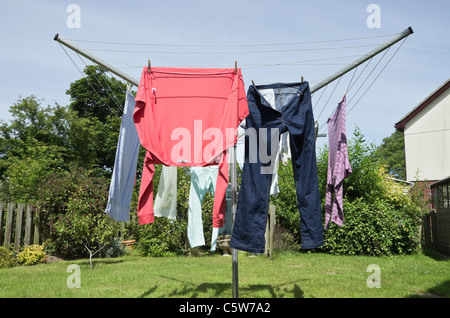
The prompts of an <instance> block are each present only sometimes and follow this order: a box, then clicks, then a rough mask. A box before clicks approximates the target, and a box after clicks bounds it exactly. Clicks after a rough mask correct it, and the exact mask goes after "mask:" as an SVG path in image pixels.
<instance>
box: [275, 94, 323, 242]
mask: <svg viewBox="0 0 450 318" xmlns="http://www.w3.org/2000/svg"><path fill="white" fill-rule="evenodd" d="M303 95H304V96H302V98H300V99H299V103H298V104H297V107H295V108H294V107H293V108H292V109H290V110H287V111H286V113H283V116H284V118H285V120H286V124H287V126H288V129H289V136H290V147H291V154H292V168H293V172H294V180H295V188H296V192H297V203H298V208H299V212H300V223H301V227H300V230H301V235H302V243H301V247H302V248H303V249H312V248H317V247H320V246H322V245H323V226H322V210H321V200H320V194H319V181H318V176H317V163H316V145H315V130H314V118H313V113H312V107H311V99H310V98H309V89H307V90H306V91H305V92H304V94H303Z"/></svg>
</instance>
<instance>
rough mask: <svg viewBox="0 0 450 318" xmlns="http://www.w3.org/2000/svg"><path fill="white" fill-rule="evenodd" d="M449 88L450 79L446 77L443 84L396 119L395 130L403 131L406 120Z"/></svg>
mask: <svg viewBox="0 0 450 318" xmlns="http://www.w3.org/2000/svg"><path fill="white" fill-rule="evenodd" d="M449 88H450V79H448V80H447V81H446V82H445V83H444V84H442V85H441V86H439V87H438V88H437V89H436V90H435V91H434V92H432V93H431V94H430V95H428V96H427V97H426V98H425V99H424V100H423V101H422V102H421V103H419V105H417V106H416V107H414V108H413V109H412V110H411V111H410V112H409V113H408V114H406V115H405V116H404V117H403V118H402V119H401V120H400V121H398V122H397V123H396V124H395V125H394V127H395V129H396V130H397V131H401V132H403V130H404V129H405V125H406V123H407V122H408V121H410V120H411V119H412V118H414V117H415V116H416V115H417V114H418V113H420V112H421V111H422V110H423V109H424V108H425V107H427V106H428V105H429V104H431V103H432V102H433V101H434V100H435V99H436V98H438V97H439V96H440V95H441V94H442V93H444V92H445V91H446V90H447V89H449Z"/></svg>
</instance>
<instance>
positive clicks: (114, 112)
mask: <svg viewBox="0 0 450 318" xmlns="http://www.w3.org/2000/svg"><path fill="white" fill-rule="evenodd" d="M59 45H60V46H61V48H62V49H63V51H64V52H65V53H66V55H67V57H68V58H69V59H70V60H71V61H72V64H73V65H74V66H75V67H76V69H77V70H78V71H79V72H80V74H81V76H83V77H84V76H85V75H84V74H83V72H82V71H81V70H80V68H79V67H78V65H77V64H76V63H75V61H74V60H73V59H72V57H71V56H70V55H69V53H68V52H67V51H66V50H65V49H64V47H63V46H62V45H61V43H59ZM88 84H89V86H90V87H91V88H92V89H93V90H94V92H95V93H96V94H97V95H98V96H99V97H100V100H101V95H100V94H99V92H98V91H97V90H96V89H95V88H94V87H93V86H92V85H91V83H89V81H88ZM103 104H104V105H105V106H106V107H107V108H108V109H109V110H110V111H111V113H113V114H114V115H115V116H117V117H121V116H119V115H118V114H117V113H116V111H114V110H113V109H112V108H111V107H110V106H109V105H108V104H107V103H104V102H103Z"/></svg>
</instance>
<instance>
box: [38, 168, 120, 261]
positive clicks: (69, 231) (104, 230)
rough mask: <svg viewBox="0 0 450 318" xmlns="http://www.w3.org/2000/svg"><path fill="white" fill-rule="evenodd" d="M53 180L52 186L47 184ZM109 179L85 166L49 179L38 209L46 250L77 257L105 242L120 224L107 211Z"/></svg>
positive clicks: (68, 256)
mask: <svg viewBox="0 0 450 318" xmlns="http://www.w3.org/2000/svg"><path fill="white" fill-rule="evenodd" d="M51 182H53V185H50V183H51ZM108 185H109V181H108V180H107V179H106V178H100V177H93V176H91V175H90V173H89V171H86V170H84V169H79V170H75V171H73V172H71V173H68V174H66V175H63V176H60V177H57V178H55V179H50V180H49V184H48V186H47V187H45V190H43V194H46V196H43V197H44V198H45V199H42V200H41V206H40V211H41V215H42V219H43V220H44V222H43V223H44V231H43V233H44V236H45V238H46V240H45V245H46V249H47V251H49V252H51V253H52V254H54V255H57V256H60V257H62V258H69V259H70V258H79V257H85V256H87V255H88V254H89V252H88V250H87V249H89V250H90V251H94V250H98V249H100V248H101V247H103V246H104V245H105V244H108V243H109V242H110V241H111V239H112V238H113V237H115V236H116V235H117V233H118V230H119V223H118V222H115V221H114V220H112V219H111V218H109V216H108V215H107V214H105V212H104V211H105V207H106V203H107V198H108Z"/></svg>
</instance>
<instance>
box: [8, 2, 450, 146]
mask: <svg viewBox="0 0 450 318" xmlns="http://www.w3.org/2000/svg"><path fill="white" fill-rule="evenodd" d="M72 3H73V4H77V5H78V6H79V8H80V15H79V17H80V20H79V21H80V27H79V28H70V27H69V26H68V24H67V19H68V17H69V16H70V14H71V13H70V12H67V11H66V10H67V7H68V6H69V5H70V4H72ZM370 4H377V5H378V7H379V8H380V25H379V26H380V27H379V28H369V27H368V25H367V18H368V17H369V15H370V14H371V13H370V12H367V7H368V6H369V5H370ZM449 10H450V2H449V1H447V0H431V1H427V2H426V1H415V0H414V1H404V0H397V1H385V0H383V1H378V0H370V1H363V0H353V1H350V0H341V1H331V0H330V1H326V0H317V1H303V0H279V1H273V0H272V1H266V0H259V1H256V0H240V1H235V0H227V1H211V0H209V1H207V0H189V1H181V0H180V1H175V0H165V1H114V2H113V1H106V0H95V1H93V0H91V1H76V0H71V1H36V0H34V1H31V0H27V1H25V0H16V1H11V0H9V1H5V0H2V1H1V2H0V35H1V39H2V48H1V50H0V70H1V71H0V72H1V73H0V74H1V76H0V120H3V121H7V120H9V119H10V115H9V113H8V109H9V107H10V106H11V105H13V104H14V103H15V102H16V101H17V100H18V99H19V97H20V96H22V97H26V96H29V95H32V94H33V95H35V96H37V97H38V98H39V99H43V103H44V105H47V104H49V105H54V104H55V103H59V104H61V105H67V104H68V103H69V97H68V96H67V95H66V94H65V91H66V90H67V89H68V88H69V85H70V83H72V82H74V81H75V80H77V79H79V78H80V76H81V74H80V73H79V71H78V69H77V68H76V67H75V65H74V64H73V63H72V61H71V60H70V59H69V58H68V56H67V55H66V53H65V52H64V50H63V49H62V48H61V46H60V45H59V44H58V43H57V42H55V41H54V40H53V37H54V35H55V34H56V33H59V34H60V35H61V36H63V37H64V38H67V39H73V40H80V39H81V40H89V41H110V42H128V43H141V44H142V43H153V44H169V45H174V44H175V45H179V44H189V45H192V46H185V47H176V46H168V47H149V46H129V45H128V46H124V45H115V46H110V45H106V44H99V43H95V42H79V41H74V42H73V43H76V44H77V45H79V46H80V47H82V48H84V49H86V50H88V51H90V52H91V53H92V54H94V55H96V56H97V57H99V58H101V59H104V60H107V61H109V62H110V63H111V64H113V65H114V66H116V67H120V69H121V70H122V71H124V72H125V73H127V74H129V75H130V76H132V77H134V78H139V75H140V72H141V70H142V67H143V66H145V65H146V64H147V60H148V59H151V60H152V65H154V66H198V67H216V66H217V67H234V61H235V60H236V61H237V62H238V66H239V67H241V68H242V72H243V76H244V81H245V84H246V85H247V86H248V85H249V84H251V81H252V80H253V81H255V83H256V84H268V83H273V82H297V81H299V79H300V76H303V77H304V79H305V80H307V81H309V82H310V84H311V86H314V84H316V83H317V82H318V81H319V80H320V79H323V78H324V77H327V76H329V75H331V74H333V73H335V72H336V71H338V70H339V69H341V68H342V67H344V66H345V65H347V64H349V63H351V62H352V61H353V60H354V59H356V56H358V55H359V56H360V55H362V54H364V53H367V52H368V51H369V50H371V49H372V48H373V47H374V46H375V45H376V44H380V43H382V42H384V41H387V40H388V39H389V38H390V37H391V35H393V34H395V33H399V32H401V31H403V30H405V29H406V28H408V27H409V26H411V27H412V29H413V30H414V34H412V35H411V36H409V37H408V38H407V39H406V41H405V42H404V43H403V45H402V46H401V47H400V48H399V49H398V51H397V53H396V54H395V55H394V52H395V50H397V48H398V47H399V45H396V46H393V47H392V48H391V49H390V50H389V51H388V53H386V56H385V58H384V59H382V60H380V62H379V68H376V69H374V70H373V73H372V77H366V76H369V75H368V74H369V73H361V77H360V78H359V81H355V82H350V80H351V78H352V74H353V73H351V72H350V73H348V74H347V75H345V76H344V77H342V79H341V82H339V86H337V82H335V83H332V84H330V85H329V86H328V87H327V89H326V90H325V91H324V92H323V95H322V96H320V94H321V93H322V92H321V91H318V92H317V93H316V94H314V96H313V105H314V107H315V108H314V112H315V116H316V117H318V119H319V125H320V126H321V127H322V129H321V132H323V133H326V125H323V124H324V122H325V121H326V119H327V117H328V116H330V115H331V114H332V111H333V109H334V108H335V106H336V105H337V103H338V102H339V101H340V98H341V97H342V94H343V92H344V91H345V90H346V88H347V87H349V84H350V83H355V85H354V91H350V92H349V93H348V95H347V101H349V100H351V102H349V106H348V108H347V110H349V108H350V107H354V108H353V109H352V110H351V112H349V114H348V116H347V134H348V135H351V133H352V132H353V130H354V127H355V125H357V126H358V127H359V128H360V130H361V132H362V133H363V134H364V135H365V136H366V139H367V140H369V141H373V142H374V143H376V144H379V143H380V142H381V141H382V139H383V138H384V137H387V136H389V135H391V134H392V133H393V132H394V124H395V123H396V122H397V121H399V120H400V119H401V118H402V117H403V116H404V115H405V114H407V113H408V112H409V111H410V110H411V109H412V108H413V107H415V106H416V105H417V104H419V103H420V102H421V101H422V100H423V99H424V98H426V97H427V96H428V95H429V94H430V93H431V92H432V91H434V90H435V89H436V88H437V87H439V86H440V85H441V84H442V83H444V82H445V81H446V80H447V79H448V78H449V74H450V72H449V71H450V63H449V60H448V57H449V53H450V44H449V41H448V33H449V31H450V22H449V19H448V12H449ZM385 35H386V36H385ZM378 36H379V37H378ZM368 37H370V38H368ZM348 38H351V39H355V40H352V41H332V42H323V43H316V42H317V41H328V40H338V39H348ZM356 38H359V39H358V40H356ZM362 38H368V39H362ZM287 42H296V43H298V42H314V43H302V44H298V45H296V46H287V45H277V46H273V45H272V46H269V45H267V46H257V47H256V46H243V45H248V44H266V43H267V44H281V43H287ZM199 44H202V45H208V46H198V45H199ZM214 45H215V47H214ZM227 45H229V46H227ZM232 45H233V46H232ZM234 45H240V46H234ZM369 45H371V46H369ZM319 47H322V48H323V47H325V48H328V49H326V50H325V49H324V50H316V49H314V50H310V49H311V48H319ZM344 47H346V48H344ZM111 48H113V49H115V50H121V51H123V50H128V51H133V52H111V51H101V50H102V49H111ZM302 48H303V49H305V48H306V50H300V49H302ZM99 49H100V51H98V50H99ZM297 49H298V50H297ZM144 50H146V51H147V52H146V53H137V52H136V51H144ZM158 50H159V51H165V52H167V51H170V52H171V53H157V52H156V51H158ZM286 50H290V51H289V52H288V51H286ZM150 51H151V53H150ZM192 51H196V52H200V53H189V52H192ZM261 51H265V52H261ZM267 51H271V52H267ZM68 53H69V54H70V55H71V57H72V58H73V59H74V61H75V62H76V64H77V65H78V67H80V68H81V69H82V68H83V67H84V64H83V62H82V61H81V60H80V59H79V57H78V56H76V55H75V54H74V53H73V52H71V51H70V50H68ZM391 56H393V57H392V60H391V61H390V62H389V64H388V65H387V66H386V68H385V69H384V70H383V71H382V73H381V74H380V75H379V77H378V78H377V79H376V80H375V81H373V80H374V77H375V76H376V75H377V74H378V73H379V72H380V71H381V69H382V67H384V66H385V65H386V63H387V61H388V60H389V58H390V57H391ZM344 57H347V58H344ZM330 58H332V59H331V60H328V59H330ZM379 58H381V55H380V56H379ZM311 60H318V61H315V62H310V63H309V64H313V65H305V64H306V63H302V64H293V63H291V62H294V61H311ZM85 62H86V63H88V61H85ZM376 62H377V60H376V58H374V60H373V61H372V62H371V64H370V66H368V68H367V72H369V70H370V69H371V67H373V66H375V63H376ZM257 64H258V65H261V64H263V65H266V66H264V67H255V65H257ZM276 64H281V65H276ZM228 65H229V66H228ZM124 66H125V67H126V68H122V67H124ZM362 69H363V66H361V67H359V68H358V70H357V71H358V72H362ZM354 74H355V77H353V78H354V79H356V77H357V76H358V74H359V73H356V72H355V73H354ZM366 74H367V75H366ZM366 78H367V82H365V83H366V85H365V86H363V82H364V79H366ZM372 81H373V84H372V86H370V88H369V89H368V90H367V92H366V93H365V94H364V95H363V96H362V97H361V99H360V95H361V94H362V93H363V92H364V91H365V90H366V88H367V86H368V85H369V84H370V83H372ZM335 85H336V86H335ZM360 85H361V86H360ZM359 86H360V87H361V88H360V90H359V92H358V91H356V89H357V88H358V87H359ZM333 89H334V94H331V93H332V92H333ZM357 92H358V93H359V94H358V93H357ZM352 94H354V95H352ZM357 100H359V101H358V102H356V101H357ZM352 103H353V104H352ZM319 114H320V117H319V116H318V115H319ZM322 125H323V126H322ZM326 142H327V140H326V138H319V141H318V146H320V145H322V144H323V143H326Z"/></svg>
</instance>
